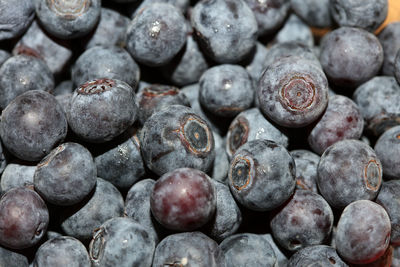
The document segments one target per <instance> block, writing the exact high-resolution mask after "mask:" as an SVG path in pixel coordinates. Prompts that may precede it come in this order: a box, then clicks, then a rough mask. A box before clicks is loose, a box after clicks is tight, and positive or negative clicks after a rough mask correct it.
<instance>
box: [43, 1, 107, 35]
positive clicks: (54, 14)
mask: <svg viewBox="0 0 400 267" xmlns="http://www.w3.org/2000/svg"><path fill="white" fill-rule="evenodd" d="M35 8H36V16H37V17H38V19H39V21H40V23H41V25H42V26H43V27H44V28H45V29H46V30H47V31H48V32H49V33H50V34H51V35H54V36H56V37H58V38H61V39H72V38H77V37H81V36H83V35H85V34H87V33H89V32H90V31H91V30H92V29H93V28H94V27H95V26H96V24H97V23H98V21H99V19H100V10H101V1H100V0H78V1H72V2H71V1H48V0H38V1H35Z"/></svg>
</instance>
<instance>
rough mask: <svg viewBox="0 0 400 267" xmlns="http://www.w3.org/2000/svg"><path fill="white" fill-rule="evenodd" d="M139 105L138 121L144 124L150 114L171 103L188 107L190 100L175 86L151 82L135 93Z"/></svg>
mask: <svg viewBox="0 0 400 267" xmlns="http://www.w3.org/2000/svg"><path fill="white" fill-rule="evenodd" d="M136 101H137V105H138V107H139V121H140V122H141V123H142V124H144V123H145V122H146V120H147V119H148V118H150V116H151V115H153V114H154V113H156V112H157V111H160V110H162V109H163V108H166V107H168V106H171V105H183V106H187V107H190V102H189V100H188V99H187V98H186V96H185V94H183V93H182V92H180V90H179V89H178V88H177V87H174V86H169V85H161V84H153V85H150V86H148V87H146V88H144V89H143V90H142V91H141V92H139V93H138V94H137V98H136Z"/></svg>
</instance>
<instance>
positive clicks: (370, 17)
mask: <svg viewBox="0 0 400 267" xmlns="http://www.w3.org/2000/svg"><path fill="white" fill-rule="evenodd" d="M388 6H389V3H388V0H367V1H365V0H362V1H360V0H332V1H331V14H332V17H333V18H334V20H335V21H336V23H337V24H339V25H340V26H349V27H358V28H362V29H365V30H367V31H370V32H372V31H374V30H376V29H377V28H378V27H379V26H380V25H381V24H382V23H383V21H384V20H385V19H386V16H387V14H388Z"/></svg>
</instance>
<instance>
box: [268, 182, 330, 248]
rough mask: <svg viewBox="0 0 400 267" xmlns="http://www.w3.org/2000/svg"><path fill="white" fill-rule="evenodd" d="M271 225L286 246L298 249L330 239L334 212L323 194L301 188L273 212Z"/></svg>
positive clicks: (280, 242)
mask: <svg viewBox="0 0 400 267" xmlns="http://www.w3.org/2000/svg"><path fill="white" fill-rule="evenodd" d="M270 226H271V230H272V234H273V236H274V238H275V239H276V240H277V241H278V243H279V244H280V245H281V246H282V247H284V248H285V249H287V250H290V251H298V250H300V249H302V248H304V247H307V246H311V245H319V244H322V243H323V242H325V241H326V240H327V239H328V237H329V235H330V233H331V230H332V226H333V212H332V209H331V207H330V206H329V204H328V202H326V200H325V199H324V198H323V197H322V196H321V195H319V194H317V193H314V192H311V191H309V190H302V189H297V190H296V192H295V194H294V196H293V198H291V199H290V200H289V202H287V203H286V204H285V206H284V207H283V208H282V209H281V210H279V211H278V212H277V213H276V214H275V215H274V216H273V218H272V220H271V223H270Z"/></svg>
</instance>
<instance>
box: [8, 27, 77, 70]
mask: <svg viewBox="0 0 400 267" xmlns="http://www.w3.org/2000/svg"><path fill="white" fill-rule="evenodd" d="M13 54H14V55H17V54H27V55H30V56H34V57H37V58H40V59H42V60H43V61H44V62H46V64H47V66H48V67H49V69H50V71H51V72H52V73H53V74H61V73H62V72H63V71H66V69H67V66H68V63H69V62H70V60H71V58H72V48H71V45H70V43H68V42H67V41H64V40H60V39H57V38H55V37H53V36H51V35H49V34H48V33H47V32H45V31H44V30H43V29H42V27H41V26H40V25H39V24H38V23H37V22H36V20H35V21H33V23H32V24H31V26H30V27H29V29H28V30H27V32H26V33H25V34H24V35H23V36H22V38H21V39H20V40H19V41H18V43H17V44H16V45H15V47H14V49H13Z"/></svg>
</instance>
